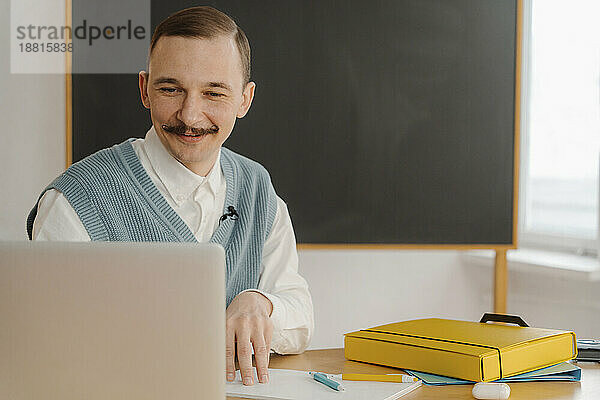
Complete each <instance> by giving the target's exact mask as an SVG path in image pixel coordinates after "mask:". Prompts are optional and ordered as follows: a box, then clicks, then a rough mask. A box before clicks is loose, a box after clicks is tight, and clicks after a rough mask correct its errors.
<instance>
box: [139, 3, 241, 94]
mask: <svg viewBox="0 0 600 400" xmlns="http://www.w3.org/2000/svg"><path fill="white" fill-rule="evenodd" d="M219 35H231V36H232V37H233V38H234V40H235V43H236V45H237V49H238V52H239V53H240V58H241V62H242V73H243V74H244V86H245V85H246V84H247V83H248V82H250V43H248V38H247V37H246V34H245V33H244V31H242V29H241V28H240V27H239V26H237V24H236V23H235V21H234V20H233V19H231V18H230V17H229V16H228V15H227V14H225V13H223V12H221V11H219V10H217V9H215V8H212V7H209V6H198V7H190V8H186V9H184V10H181V11H177V12H176V13H175V14H171V15H169V16H168V17H167V18H166V19H165V20H163V21H162V22H161V23H160V24H158V26H157V27H156V29H155V30H154V34H153V35H152V40H151V41H150V53H149V55H148V59H150V55H151V54H152V50H154V47H155V46H156V42H158V39H160V38H161V37H162V36H180V37H185V38H197V39H212V38H214V37H216V36H219Z"/></svg>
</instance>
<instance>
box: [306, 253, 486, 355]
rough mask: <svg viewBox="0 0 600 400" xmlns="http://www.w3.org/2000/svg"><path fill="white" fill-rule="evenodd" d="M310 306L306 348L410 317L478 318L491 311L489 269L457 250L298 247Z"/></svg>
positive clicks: (328, 344)
mask: <svg viewBox="0 0 600 400" xmlns="http://www.w3.org/2000/svg"><path fill="white" fill-rule="evenodd" d="M300 271H301V273H302V275H303V276H305V277H306V279H307V281H308V283H309V286H310V289H311V294H312V296H313V303H314V307H315V335H314V337H313V341H312V344H311V348H324V347H342V346H343V334H344V333H346V332H351V331H354V330H358V329H364V328H367V327H370V326H375V325H381V324H384V323H389V322H396V321H401V320H405V319H412V318H424V317H447V318H456V319H466V320H478V319H479V318H481V315H482V314H483V312H485V311H491V295H490V293H491V286H492V270H491V269H489V268H482V267H479V266H471V265H468V264H466V263H464V262H462V260H461V257H460V252H458V251H414V250H345V251H342V250H337V251H326V250H311V251H306V250H303V251H300Z"/></svg>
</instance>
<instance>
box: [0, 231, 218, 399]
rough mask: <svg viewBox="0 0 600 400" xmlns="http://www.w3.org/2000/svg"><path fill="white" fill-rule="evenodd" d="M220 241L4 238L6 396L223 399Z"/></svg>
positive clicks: (1, 295) (0, 321)
mask: <svg viewBox="0 0 600 400" xmlns="http://www.w3.org/2000/svg"><path fill="white" fill-rule="evenodd" d="M224 275H225V254H224V251H223V248H222V247H220V246H218V245H215V244H184V243H170V244H166V243H106V242H104V243H99V242H92V243H75V242H70V243H66V242H0V399H7V400H8V399H10V400H30V399H44V400H51V399H61V400H74V399H77V400H80V399H87V400H96V399H98V400H99V399H102V400H106V399H111V400H117V399H128V400H131V399H144V400H146V399H160V400H165V399H182V400H183V399H224V398H225V279H224Z"/></svg>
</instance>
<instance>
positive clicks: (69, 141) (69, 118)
mask: <svg viewBox="0 0 600 400" xmlns="http://www.w3.org/2000/svg"><path fill="white" fill-rule="evenodd" d="M515 2H516V24H515V26H516V32H515V40H516V43H515V87H514V89H515V92H514V93H515V101H514V136H513V143H514V152H513V160H514V165H513V172H514V173H513V204H512V216H513V218H512V219H513V220H512V243H509V244H403V243H398V244H387V243H385V244H359V243H352V244H343V243H335V244H321V243H319V244H316V243H299V244H298V248H302V249H365V250H366V249H405V250H413V249H441V250H471V249H492V250H498V251H505V250H510V249H516V248H517V247H518V199H519V166H520V120H521V104H520V101H521V80H522V77H521V66H522V40H523V36H522V29H523V0H515ZM65 4H66V23H67V24H71V15H72V2H71V0H65ZM66 61H67V62H66V73H65V98H66V107H65V127H66V128H65V154H66V157H65V161H66V162H65V166H66V168H68V167H69V166H70V165H71V164H72V160H73V85H72V73H71V66H72V60H71V54H70V53H66Z"/></svg>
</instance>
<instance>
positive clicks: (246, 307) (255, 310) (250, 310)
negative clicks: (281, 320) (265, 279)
mask: <svg viewBox="0 0 600 400" xmlns="http://www.w3.org/2000/svg"><path fill="white" fill-rule="evenodd" d="M272 311H273V305H272V304H271V302H270V301H269V299H267V298H266V297H265V296H263V295H262V294H260V293H258V292H243V293H240V294H238V295H237V296H236V297H235V298H234V299H233V301H232V302H231V303H230V304H229V307H227V313H226V318H227V328H226V337H225V342H226V344H225V359H226V360H225V366H226V371H227V380H228V381H233V379H234V377H235V349H236V344H237V357H238V362H239V364H240V373H241V374H242V382H243V383H244V385H252V384H254V378H253V376H254V374H253V369H252V347H254V358H255V361H256V372H257V375H258V381H259V382H260V383H267V382H268V381H269V370H268V368H269V351H270V349H271V337H272V336H273V322H272V321H271V318H269V317H270V316H271V312H272Z"/></svg>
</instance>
